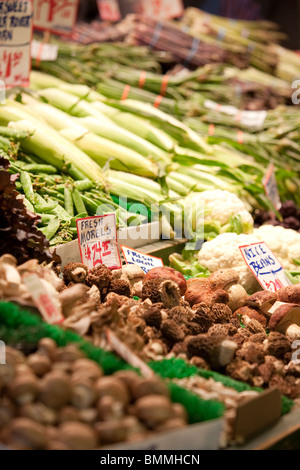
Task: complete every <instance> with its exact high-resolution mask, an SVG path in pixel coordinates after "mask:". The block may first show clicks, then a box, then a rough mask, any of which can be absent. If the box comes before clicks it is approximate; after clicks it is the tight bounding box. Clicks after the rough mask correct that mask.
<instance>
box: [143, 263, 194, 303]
mask: <svg viewBox="0 0 300 470" xmlns="http://www.w3.org/2000/svg"><path fill="white" fill-rule="evenodd" d="M151 279H160V280H168V281H173V282H175V283H176V284H177V285H178V286H179V289H180V295H181V296H182V295H184V294H185V291H186V289H187V283H186V280H185V278H184V276H183V275H182V274H181V273H180V272H178V271H176V270H175V269H173V268H169V267H166V266H164V267H161V268H153V269H150V271H148V272H147V274H146V275H145V277H144V279H143V284H145V283H146V282H148V281H149V280H151Z"/></svg>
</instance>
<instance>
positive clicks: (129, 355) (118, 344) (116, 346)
mask: <svg viewBox="0 0 300 470" xmlns="http://www.w3.org/2000/svg"><path fill="white" fill-rule="evenodd" d="M106 338H107V341H108V344H109V345H110V347H111V348H112V349H113V350H114V351H115V352H116V353H117V354H119V356H120V357H121V358H122V359H124V361H126V362H127V363H128V364H130V365H131V366H132V367H136V368H137V369H139V370H140V371H141V373H142V375H143V376H144V377H146V378H148V379H151V378H153V377H154V375H155V374H154V372H153V370H152V369H150V367H149V366H148V365H147V364H146V363H145V362H144V361H142V359H140V358H139V357H138V356H137V355H136V354H135V353H134V352H132V351H131V349H129V347H128V346H127V345H126V344H125V343H123V342H122V341H121V340H120V339H119V338H118V337H117V336H116V335H115V334H114V333H113V332H112V331H111V330H110V329H109V328H107V330H106Z"/></svg>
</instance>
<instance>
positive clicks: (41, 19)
mask: <svg viewBox="0 0 300 470" xmlns="http://www.w3.org/2000/svg"><path fill="white" fill-rule="evenodd" d="M33 2H34V29H37V30H41V31H45V33H46V36H45V37H44V42H49V37H48V40H47V35H50V33H54V34H62V35H64V36H70V35H71V34H72V30H73V28H74V26H75V24H76V19H77V14H78V9H79V0H33Z"/></svg>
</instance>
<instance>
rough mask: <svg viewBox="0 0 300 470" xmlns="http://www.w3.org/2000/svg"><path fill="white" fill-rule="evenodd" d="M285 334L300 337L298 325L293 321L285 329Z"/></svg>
mask: <svg viewBox="0 0 300 470" xmlns="http://www.w3.org/2000/svg"><path fill="white" fill-rule="evenodd" d="M285 334H286V335H287V336H288V337H289V338H291V339H299V338H300V326H298V325H296V324H295V323H293V324H291V325H289V326H288V327H287V329H286V332H285Z"/></svg>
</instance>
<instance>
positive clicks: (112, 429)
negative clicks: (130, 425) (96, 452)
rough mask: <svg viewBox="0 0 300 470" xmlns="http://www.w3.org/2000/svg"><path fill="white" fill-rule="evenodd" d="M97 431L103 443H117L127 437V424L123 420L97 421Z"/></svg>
mask: <svg viewBox="0 0 300 470" xmlns="http://www.w3.org/2000/svg"><path fill="white" fill-rule="evenodd" d="M95 431H96V433H97V436H98V439H99V440H100V441H101V443H102V444H116V443H117V442H122V441H125V440H126V437H127V426H126V425H125V424H124V423H122V421H121V420H116V421H103V422H98V423H95Z"/></svg>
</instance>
